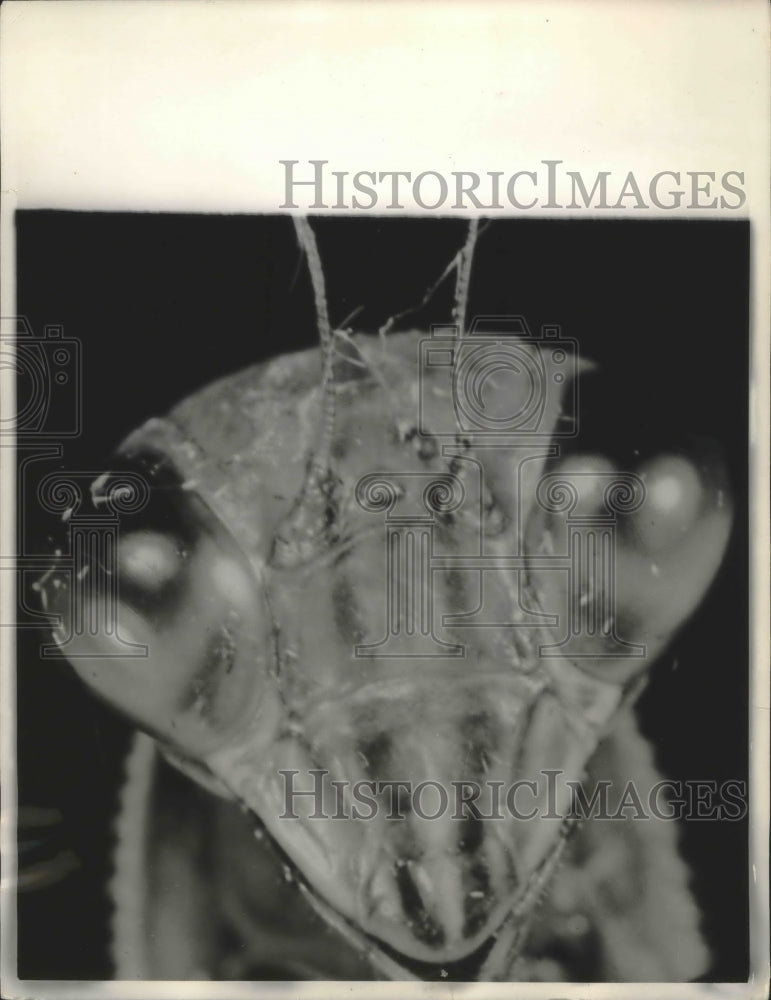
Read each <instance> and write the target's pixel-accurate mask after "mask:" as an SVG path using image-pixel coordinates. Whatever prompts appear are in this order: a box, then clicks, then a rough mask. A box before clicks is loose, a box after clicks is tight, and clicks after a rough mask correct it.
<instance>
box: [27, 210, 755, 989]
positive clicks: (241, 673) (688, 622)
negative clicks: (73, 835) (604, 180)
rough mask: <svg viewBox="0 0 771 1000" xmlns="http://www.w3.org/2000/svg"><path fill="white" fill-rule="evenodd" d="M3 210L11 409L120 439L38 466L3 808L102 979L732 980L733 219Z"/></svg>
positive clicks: (743, 721) (739, 483)
mask: <svg viewBox="0 0 771 1000" xmlns="http://www.w3.org/2000/svg"><path fill="white" fill-rule="evenodd" d="M469 232H471V233H472V235H473V234H474V232H475V233H476V238H475V240H474V241H473V244H472V243H470V241H469ZM17 233H18V244H17V245H18V251H19V257H18V274H19V300H18V301H19V306H20V308H21V310H22V311H23V313H24V315H25V316H27V317H29V319H30V323H31V324H33V330H34V324H40V323H41V322H42V321H43V318H44V317H46V316H50V315H57V316H59V317H60V318H61V320H62V327H63V330H64V331H70V330H72V331H77V332H78V335H79V336H78V340H77V342H74V343H73V342H72V341H70V340H68V339H67V338H66V337H65V336H64V335H63V334H59V332H58V331H50V330H49V331H47V335H46V336H44V337H42V338H34V334H33V336H32V337H30V339H29V345H30V354H29V361H28V364H27V366H26V368H22V367H20V368H19V378H20V382H19V387H20V392H19V401H20V403H21V402H22V400H25V409H28V410H29V412H31V413H36V412H37V411H35V410H34V409H33V402H34V401H35V395H34V393H35V391H36V390H38V389H39V388H40V389H42V388H43V387H42V386H41V387H38V386H37V385H36V384H35V383H34V380H33V375H34V373H35V371H36V370H37V368H35V367H34V363H35V362H36V363H37V364H38V365H39V366H41V367H42V366H43V365H47V366H48V370H49V371H50V370H51V369H54V370H58V369H59V368H61V369H62V370H64V371H65V372H66V374H67V376H68V382H67V384H66V386H67V388H69V387H72V389H74V392H73V393H72V395H71V397H70V401H71V410H69V411H68V410H67V408H66V407H65V406H64V403H63V399H62V401H59V399H57V400H55V401H52V402H51V406H50V409H49V410H48V411H47V412H48V413H50V414H51V417H50V419H51V420H53V418H54V416H56V417H58V416H59V414H60V413H61V414H62V416H63V417H66V418H67V419H69V420H71V421H72V422H73V426H74V422H75V419H76V414H77V418H78V419H80V420H81V421H82V426H83V427H84V428H88V427H94V428H98V432H95V433H94V434H88V433H84V434H82V435H81V436H80V437H78V438H76V439H74V440H72V441H66V442H65V443H64V444H63V447H62V449H61V451H62V455H58V454H57V455H55V456H54V457H53V458H49V457H48V456H47V454H46V449H48V448H50V445H49V444H47V443H46V445H45V446H44V448H43V449H42V450H41V449H40V446H39V444H38V443H37V441H36V440H35V437H36V436H37V434H39V433H41V431H43V430H48V429H49V427H50V426H51V425H49V427H44V426H43V425H40V426H36V427H35V429H34V435H33V440H32V446H31V456H34V457H33V458H32V459H31V460H29V459H27V460H26V461H24V460H22V461H23V466H22V467H23V469H24V474H25V477H27V478H25V481H24V487H23V488H24V490H25V493H27V494H30V495H32V496H37V497H39V498H40V504H39V506H38V507H37V509H35V510H32V511H30V512H29V515H30V516H29V520H28V522H27V525H26V527H27V529H28V530H30V531H33V534H36V535H37V536H38V538H39V539H40V540H41V541H42V546H41V547H45V540H47V539H50V541H49V542H48V544H49V546H50V552H51V555H50V557H49V561H50V565H49V566H47V567H46V568H45V570H44V571H43V572H42V573H32V572H30V573H28V574H27V580H28V583H29V585H30V586H29V591H30V592H29V594H28V595H27V603H28V605H29V607H30V609H31V620H33V619H34V617H35V615H40V614H44V613H45V614H48V615H51V616H56V618H55V620H56V622H57V625H56V626H55V627H54V629H53V635H52V638H51V639H50V640H49V644H48V645H47V646H46V645H45V635H44V631H42V630H41V629H30V630H29V631H27V630H25V631H24V632H23V633H22V635H23V639H24V640H25V641H26V644H28V645H29V647H30V648H29V657H28V659H25V668H24V671H23V673H22V675H21V684H20V689H19V690H20V697H21V701H20V706H19V707H20V712H21V719H22V726H21V730H20V731H21V733H22V735H23V737H24V736H28V737H29V738H30V740H31V747H32V748H31V749H30V750H29V752H28V753H27V754H25V753H24V751H23V750H22V753H21V762H22V764H23V767H22V770H21V775H20V777H21V786H20V791H21V794H22V809H21V817H22V819H23V818H24V816H25V811H24V806H25V805H29V806H33V805H34V804H35V803H36V802H40V801H45V802H47V803H49V804H50V803H51V801H52V800H51V795H52V794H54V793H53V789H52V786H53V788H58V790H59V793H60V795H61V800H60V801H58V802H57V805H56V807H55V808H56V813H57V817H61V818H60V819H58V822H57V824H56V825H55V826H52V827H51V828H44V831H45V834H46V835H47V836H46V839H45V841H44V843H45V844H46V849H47V850H48V851H53V850H54V847H53V845H54V844H55V845H56V847H58V848H60V849H65V850H68V852H69V856H70V858H71V862H72V867H71V870H66V869H64V870H63V871H62V873H61V877H60V878H59V879H58V880H57V881H56V882H55V885H54V886H51V887H49V888H43V889H41V890H40V891H39V895H40V897H43V896H45V895H49V896H51V895H53V894H55V893H56V894H62V893H63V894H64V899H63V902H65V905H66V904H67V903H68V896H69V894H70V893H71V892H73V891H75V887H76V886H77V885H78V883H79V882H80V881H83V882H85V884H86V885H88V886H89V889H90V892H91V893H92V894H93V895H96V896H97V897H98V893H99V890H100V889H106V888H109V893H108V898H106V899H99V898H97V899H96V900H95V903H97V904H98V905H95V906H94V911H95V912H94V914H93V915H91V921H92V923H93V924H99V923H101V922H102V921H104V920H105V911H106V908H107V905H108V904H110V905H111V906H112V916H111V918H110V927H111V930H110V933H109V939H108V940H107V942H106V946H107V949H108V951H107V954H110V955H111V958H112V961H113V962H114V963H116V967H117V969H118V970H119V973H120V974H119V976H118V978H121V979H124V978H135V977H139V978H142V979H162V978H170V979H187V978H207V979H209V978H211V979H239V980H240V979H244V980H260V979H303V978H312V979H316V978H323V979H345V978H353V979H365V978H369V977H373V978H399V979H401V978H405V979H407V978H411V977H417V978H428V979H441V978H446V977H449V976H452V977H453V979H456V980H462V981H465V980H474V979H476V978H478V977H480V976H481V977H482V978H483V979H491V980H497V979H504V980H509V979H511V978H516V979H525V980H529V979H540V980H547V981H549V980H562V979H567V980H568V981H571V980H581V981H586V980H603V979H605V980H610V981H614V980H622V981H637V980H651V981H667V980H669V979H673V980H681V981H682V980H687V979H691V978H695V977H697V976H704V975H707V976H709V977H710V978H720V977H721V976H725V977H726V978H729V977H732V978H736V979H740V978H743V977H744V976H745V975H746V968H747V965H746V962H747V940H746V927H745V925H744V923H743V921H742V918H741V914H742V913H744V912H746V907H747V897H746V888H743V887H742V877H741V875H742V872H743V871H744V870H745V869H746V863H747V805H746V788H747V762H746V745H747V717H746V704H747V683H748V664H747V648H746V636H747V593H746V585H745V580H746V571H747V531H746V527H747V526H746V518H745V517H744V516H743V514H742V512H743V511H744V510H745V509H746V504H747V496H746V477H747V467H746V435H747V427H746V420H747V384H746V375H745V373H746V370H747V288H748V261H749V239H748V237H749V229H748V226H747V225H746V224H745V223H741V222H739V223H733V222H705V223H695V222H668V221H666V222H659V223H650V224H644V223H625V222H619V221H617V220H610V221H595V220H591V221H585V222H578V221H570V222H560V221H549V220H527V221H502V222H490V221H488V220H484V219H482V220H479V221H478V222H477V221H476V220H475V221H474V222H473V223H472V224H471V225H469V224H468V223H465V222H462V221H457V220H446V219H438V220H430V219H398V220H393V219H383V218H379V219H367V220H358V219H353V220H330V219H324V218H314V217H311V218H298V219H297V222H296V225H293V222H292V220H291V219H288V218H281V217H278V216H273V217H239V218H233V217H230V218H228V217H211V216H201V217H191V216H185V217H180V216H163V215H110V214H79V213H55V212H54V213H48V212H29V213H24V212H22V213H20V214H19V216H18V217H17ZM68 245H75V246H77V247H78V248H79V252H78V257H77V261H76V262H73V263H70V264H68V263H66V247H67V246H68ZM443 275H444V277H443ZM599 275H601V276H602V280H601V281H600V280H598V276H599ZM662 279H663V280H662ZM675 279H676V282H677V288H678V295H677V297H673V296H672V292H671V285H670V282H672V281H673V280H675ZM314 284H315V288H314ZM705 287H709V288H711V289H712V294H711V295H710V297H709V298H707V297H706V296H705V295H704V294H703V289H704V288H705ZM87 289H89V290H90V291H87ZM94 289H96V291H94ZM314 293H315V294H314ZM460 299H463V302H459V300H460ZM711 327H712V328H720V329H723V330H725V331H726V335H727V337H730V341H731V345H732V349H731V351H730V352H728V351H726V352H708V351H706V350H704V345H703V343H702V344H700V337H699V336H698V332H699V331H705V330H707V329H709V328H711ZM108 330H109V336H107V331H108ZM33 338H34V339H33ZM325 341H326V343H325ZM25 343H26V342H25V341H21V340H20V344H25ZM116 343H120V344H123V345H125V346H126V352H125V354H124V355H123V356H120V357H116V355H115V345H116ZM32 347H34V348H35V349H36V350H35V353H34V354H33V353H32V351H31V348H32ZM75 348H77V352H76V351H75ZM62 350H69V351H70V352H71V353H70V357H71V358H72V359H73V367H72V368H71V369H69V370H67V369H66V368H65V367H64V366H63V365H61V366H58V367H57V362H58V359H59V353H58V352H60V351H62ZM44 351H48V352H49V355H45V354H44V353H43V352H44ZM20 357H21V358H22V359H23V360H24V361H27V357H26V356H25V355H24V354H20ZM76 365H77V367H75V366H76ZM53 384H54V385H55V386H56V385H57V384H58V383H56V381H55V378H54V383H53ZM25 390H26V392H27V393H28V399H29V403H28V404H26V397H25V396H24V395H22V393H23V392H24V391H25ZM63 396H64V393H62V397H63ZM49 399H50V396H49V397H47V398H46V400H45V402H46V403H47V402H48V401H49ZM61 426H62V427H64V426H65V423H64V422H62V424H61ZM121 442H123V443H122V444H121ZM57 450H58V449H57ZM22 454H23V452H22V450H21V449H19V455H20V457H21V455H22ZM24 458H25V459H26V455H25V456H24ZM124 508H125V509H124ZM402 511H403V512H402ZM30 522H32V523H30ZM33 525H34V526H35V528H36V529H37V530H36V531H34V530H33ZM55 553H59V554H58V556H57V555H55ZM36 605H37V606H38V608H37V610H35V608H36ZM30 623H31V622H30ZM41 643H42V644H43V645H42V655H41V654H40V653H39V652H38V654H37V655H36V651H39V650H40V649H41ZM56 644H58V648H57V647H56ZM52 647H53V648H52ZM22 648H24V647H22ZM59 654H61V656H63V657H64V658H65V659H67V660H69V664H67V665H65V664H64V663H62V662H61V660H60V658H59ZM52 658H53V659H52ZM73 667H74V672H73V670H72V669H71V668H73ZM76 673H77V674H78V675H80V677H81V678H82V679H83V680H85V682H86V685H88V686H89V687H90V688H91V690H92V691H93V693H95V694H96V695H97V696H99V697H101V698H102V699H104V700H105V701H106V702H107V703H109V705H110V706H112V708H113V709H115V710H117V712H118V713H122V717H127V718H128V719H130V720H131V721H132V722H133V723H134V724H136V725H137V726H138V727H139V728H140V729H143V730H145V731H146V732H149V733H150V734H151V735H152V736H153V737H155V740H156V743H155V744H154V746H152V747H151V745H150V744H149V743H148V742H147V741H146V740H144V739H142V740H135V741H133V742H132V746H133V749H132V750H131V751H130V752H129V756H128V761H129V763H128V766H126V765H125V764H124V765H122V766H121V765H119V764H118V763H117V762H116V761H114V760H113V759H112V754H111V753H110V751H112V750H113V749H114V746H115V744H116V743H118V741H119V738H118V735H116V733H115V731H116V730H117V731H119V732H120V734H121V736H124V734H125V725H124V723H123V722H122V719H121V718H118V717H115V718H114V717H113V713H112V712H108V711H106V710H105V709H103V708H102V707H101V705H99V704H98V703H97V702H96V701H94V700H93V699H92V697H91V695H90V694H89V693H88V692H87V691H86V689H85V688H82V687H81V686H80V684H79V683H78V682H77V679H76V676H75V675H76ZM65 705H67V709H66V710H64V706H65ZM35 733H39V734H40V735H39V736H35V735H33V734H35ZM54 733H56V734H58V735H56V736H54ZM124 738H125V737H124ZM41 742H43V743H45V745H46V747H47V748H48V750H50V751H52V752H53V753H52V756H53V757H54V759H55V760H57V764H56V768H57V777H56V779H54V775H53V773H52V771H51V767H52V760H51V756H49V753H45V752H43V751H42V750H41V749H40V744H41ZM57 747H62V748H65V750H61V749H56V748H57ZM121 749H122V747H121ZM65 751H66V752H65ZM62 756H64V757H66V758H68V759H67V760H66V761H62V760H61V758H62ZM27 761H28V762H29V763H27ZM170 764H171V765H172V767H170V766H169V765H170ZM173 765H177V768H176V769H174V767H173ZM82 768H85V770H82ZM28 769H29V772H31V773H28ZM36 769H39V770H41V771H42V774H40V775H38V776H37V782H35V774H34V772H35V770H36ZM180 770H181V771H182V772H183V773H184V777H182V776H180V775H179V771H180ZM61 771H63V772H64V773H63V774H62V773H59V772H61ZM65 776H66V780H67V782H68V783H69V785H70V787H69V788H67V789H66V790H65V787H63V785H62V781H63V780H64V779H65ZM108 776H109V777H108ZM665 779H666V780H665ZM41 782H43V783H45V784H47V785H48V787H47V789H46V791H45V792H43V791H42V790H39V791H37V793H35V792H34V791H33V789H35V786H36V783H37V784H39V783H41ZM606 782H607V784H606ZM27 788H29V791H28V792H26V789H27ZM94 789H97V790H98V791H99V792H101V795H95V794H94ZM25 792H26V796H25ZM41 796H42V798H41ZM75 803H77V805H76V806H74V804H75ZM49 808H50V805H49ZM582 809H583V811H584V812H586V813H587V815H586V816H581V811H582ZM116 816H117V824H116V822H115V817H116ZM558 817H559V818H558ZM34 818H35V813H34V812H33V814H32V819H34ZM579 820H580V822H579ZM574 825H575V826H576V829H575V830H572V827H573V826H574ZM73 827H74V828H75V829H76V830H77V831H78V833H77V836H78V838H79V839H78V841H76V843H75V845H73V844H72V843H69V844H67V845H66V847H65V845H64V844H62V843H61V838H62V837H63V831H65V830H68V829H72V828H73ZM23 832H25V833H26V832H27V831H26V830H25V831H23ZM39 834H40V828H39V826H32V827H31V829H29V831H28V834H27V835H28V836H29V838H30V843H34V842H35V841H36V840H37V839H38V837H39ZM52 838H58V841H59V842H58V843H57V840H56V839H54V840H52ZM23 844H24V841H22V845H23ZM41 850H42V845H40V846H38V847H36V848H34V850H33V848H32V847H31V848H30V851H31V852H33V853H30V855H29V857H30V867H29V873H30V875H34V873H35V872H36V871H42V869H41V868H40V865H41V864H43V863H44V862H48V863H49V865H50V863H51V861H52V860H53V861H56V857H58V858H59V859H61V854H59V855H57V856H56V857H55V858H50V857H48V858H42V859H41V856H40V852H41ZM715 856H720V857H722V858H723V862H722V864H721V871H720V873H719V874H718V873H716V871H715V869H714V865H713V863H712V859H713V858H714V857H715ZM23 857H24V855H23V854H22V858H23ZM67 867H70V866H67ZM105 869H106V870H105ZM107 871H112V875H111V876H110V877H109V878H107V879H106V878H105V876H106V874H107ZM23 874H24V870H23V869H22V876H23ZM99 883H101V885H99ZM31 884H32V885H34V882H33V883H31ZM68 886H69V893H68V892H67V891H66V890H67V887H68ZM37 895H38V894H37V893H35V894H33V893H30V895H29V897H27V896H26V895H24V896H22V899H21V902H22V909H21V911H20V914H21V917H22V919H21V923H20V928H19V930H20V949H21V950H20V955H21V957H22V959H23V960H24V962H25V978H37V977H38V976H39V975H40V974H41V971H42V969H44V968H46V965H45V963H46V962H47V961H51V958H50V956H47V955H46V949H47V948H48V947H49V942H50V941H51V937H49V936H48V935H46V936H42V935H41V934H40V932H39V922H38V921H39V914H38V919H32V918H33V915H34V914H35V913H36V909H35V907H36V906H37V905H38V902H37V898H36V897H37ZM27 898H29V903H28V904H27ZM49 906H50V904H46V909H47V910H48V912H49V913H51V911H50V910H49V909H48V907H49ZM26 914H29V917H30V923H29V925H28V926H29V929H28V930H26V926H27V925H26V924H25V921H24V917H25V915H26ZM204 915H205V919H203V920H202V916H204ZM62 916H63V915H62ZM70 919H72V918H70ZM97 937H98V938H104V937H105V935H104V930H103V929H102V928H101V927H100V928H99V932H98V935H97ZM65 940H66V939H64V940H62V939H61V938H60V946H64V945H65ZM41 946H43V947H41ZM66 952H67V953H68V956H69V957H67V955H65V956H63V957H62V958H60V961H62V959H63V960H64V961H65V962H68V963H73V962H77V963H78V964H77V965H76V966H75V967H74V968H72V974H74V975H77V976H78V978H94V977H95V976H96V975H97V974H98V971H99V969H100V966H99V965H97V964H91V966H90V969H89V965H88V962H91V963H94V959H95V958H96V955H97V952H96V951H93V952H91V951H89V952H88V953H85V954H84V953H83V952H79V951H78V950H77V949H72V948H71V946H67V947H66ZM106 960H107V959H106V957H105V958H103V959H102V961H103V963H104V962H105V961H106ZM36 962H37V963H39V964H37V965H36V964H35V963H36ZM26 963H29V965H28V966H27V965H26ZM65 967H66V966H65ZM65 967H62V969H60V970H59V971H58V972H55V970H54V969H53V968H51V969H50V971H47V972H46V975H45V978H59V977H60V976H63V975H64V969H65ZM106 969H107V966H106V965H104V964H102V966H101V970H102V971H103V972H104V971H105V970H106ZM711 972H712V973H713V975H712V976H710V973H711Z"/></svg>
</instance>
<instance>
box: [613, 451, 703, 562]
mask: <svg viewBox="0 0 771 1000" xmlns="http://www.w3.org/2000/svg"><path fill="white" fill-rule="evenodd" d="M637 474H638V475H639V476H640V479H641V480H642V482H643V483H644V484H645V501H644V503H643V504H642V505H641V507H640V508H639V509H638V510H636V511H635V512H634V513H632V514H630V515H629V516H628V517H627V518H626V520H625V523H624V527H625V531H626V535H627V537H628V539H629V541H630V543H631V544H633V545H634V546H635V547H636V548H637V549H639V551H640V552H645V553H649V554H651V555H653V554H654V553H657V552H661V553H664V554H666V553H667V552H668V551H669V550H671V549H673V548H676V547H677V546H678V545H679V544H680V543H681V542H684V541H685V539H686V536H687V535H688V533H689V532H690V531H691V529H692V528H693V527H694V523H695V522H696V520H697V519H698V518H699V516H700V515H701V514H702V513H703V505H704V502H705V499H707V500H708V498H706V497H705V495H704V494H705V485H704V484H703V481H702V477H701V475H700V474H699V470H698V468H697V467H696V466H695V465H694V463H693V462H691V461H689V460H688V459H687V458H686V457H685V456H683V455H659V456H658V457H657V458H654V459H650V460H649V461H647V462H644V463H642V464H641V465H640V466H639V467H638V469H637Z"/></svg>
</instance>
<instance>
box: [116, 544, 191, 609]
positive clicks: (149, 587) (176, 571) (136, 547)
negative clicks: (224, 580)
mask: <svg viewBox="0 0 771 1000" xmlns="http://www.w3.org/2000/svg"><path fill="white" fill-rule="evenodd" d="M186 555H187V553H186V552H185V549H184V547H183V546H182V544H181V543H180V542H179V541H178V540H177V539H175V538H174V537H173V536H170V535H167V534H162V533H161V532H158V531H148V530H147V529H145V530H141V531H136V532H134V533H133V534H131V535H128V536H127V537H125V538H122V539H121V541H120V545H119V548H118V574H119V577H120V579H121V582H122V584H123V587H124V590H125V589H126V588H134V589H136V590H137V591H139V592H144V593H146V594H148V595H157V594H159V593H161V592H162V591H163V589H164V588H165V587H167V586H168V585H169V584H170V583H172V582H173V581H174V580H175V579H176V578H178V577H179V575H180V573H181V571H182V568H183V565H184V559H185V556H186Z"/></svg>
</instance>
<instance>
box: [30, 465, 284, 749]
mask: <svg viewBox="0 0 771 1000" xmlns="http://www.w3.org/2000/svg"><path fill="white" fill-rule="evenodd" d="M124 464H125V465H126V466H127V467H129V468H130V469H131V471H132V472H133V473H134V474H135V475H136V473H137V472H138V473H139V474H140V475H141V476H142V477H143V478H144V479H145V481H146V482H147V484H148V487H149V489H148V496H149V500H148V502H147V503H146V505H145V506H143V507H142V508H141V509H139V510H136V511H132V512H131V513H127V514H124V515H122V516H121V517H119V518H118V519H117V520H116V519H112V520H109V519H108V520H107V521H105V522H104V527H103V528H100V527H99V523H100V522H99V521H98V519H96V518H94V519H93V520H92V521H91V529H90V531H91V533H90V536H89V538H90V540H89V542H88V543H87V544H85V545H79V544H78V543H76V542H73V545H72V546H70V548H71V551H72V552H75V553H80V555H79V556H78V557H76V561H77V562H78V565H72V566H69V567H67V568H66V569H65V568H64V567H60V568H59V569H58V570H57V571H56V572H55V573H54V574H52V575H49V578H47V580H46V582H45V585H44V590H45V595H44V596H45V597H46V601H45V603H46V605H47V610H49V611H51V612H53V613H54V614H58V615H60V616H61V624H60V625H59V627H58V628H57V629H56V630H55V638H56V640H57V642H58V644H59V647H60V649H61V652H62V653H63V655H65V656H66V657H67V658H68V659H69V660H70V662H71V664H72V666H73V667H74V668H75V670H76V671H77V673H78V674H79V675H80V676H81V677H82V678H83V680H85V681H86V682H87V683H88V684H89V685H90V686H91V687H92V688H93V689H94V690H95V691H96V692H97V693H98V694H100V695H101V696H102V697H103V698H105V699H106V700H108V701H109V702H111V703H112V704H113V705H114V706H115V707H117V708H118V709H120V710H121V711H123V712H124V713H126V714H127V715H129V716H131V717H132V718H133V719H134V720H135V721H136V722H137V723H138V724H139V725H140V726H141V727H142V728H144V729H146V730H148V731H149V732H151V733H152V734H153V735H155V736H158V737H159V738H161V739H163V740H164V741H166V742H168V743H171V744H173V745H174V746H176V747H178V748H179V749H180V750H182V751H184V752H185V753H187V754H188V755H191V756H201V755H202V754H205V753H206V752H208V751H209V750H210V749H212V748H214V747H216V746H217V745H219V743H220V741H221V740H223V739H224V738H225V737H226V735H227V733H228V732H229V731H230V730H231V729H232V727H233V726H234V725H236V724H237V723H238V720H239V719H240V718H241V717H242V716H243V715H244V714H245V713H246V712H247V710H248V709H249V707H250V706H253V704H254V699H255V698H257V699H258V698H259V695H260V688H261V685H263V684H264V683H265V679H266V677H267V675H268V665H267V663H266V662H265V656H266V652H265V650H266V649H267V648H269V644H268V643H267V642H266V641H265V640H266V635H267V633H268V624H267V613H266V609H265V606H264V598H263V597H262V589H261V588H260V587H259V586H258V583H257V580H256V578H255V571H254V569H253V567H252V566H251V564H250V562H249V560H248V559H247V558H246V556H245V555H244V553H243V551H242V550H241V548H240V547H239V545H238V544H237V542H236V541H235V539H234V538H233V536H232V535H231V534H230V532H229V531H228V530H227V529H226V527H225V526H224V524H223V523H222V522H221V521H220V520H219V518H217V517H216V516H215V515H214V513H213V512H212V511H211V509H210V508H209V507H208V506H207V505H206V504H205V503H204V501H203V500H202V499H201V497H200V496H199V495H198V494H197V493H196V492H195V491H193V490H190V489H184V488H183V487H182V480H181V477H180V476H179V475H178V474H177V473H176V471H175V470H174V468H173V466H172V464H171V463H170V461H169V460H168V459H167V458H165V457H164V456H160V455H157V454H154V453H149V454H138V455H135V456H133V457H132V460H131V462H130V463H124ZM121 471H125V470H121ZM119 474H120V473H113V474H112V475H119ZM98 482H99V484H100V488H101V490H102V492H104V491H105V490H109V487H110V476H109V475H108V476H106V477H100V479H99V480H98ZM94 525H96V528H95V527H94Z"/></svg>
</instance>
